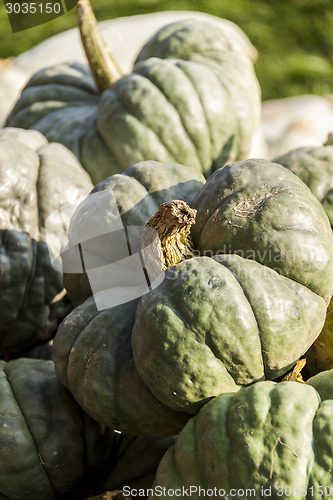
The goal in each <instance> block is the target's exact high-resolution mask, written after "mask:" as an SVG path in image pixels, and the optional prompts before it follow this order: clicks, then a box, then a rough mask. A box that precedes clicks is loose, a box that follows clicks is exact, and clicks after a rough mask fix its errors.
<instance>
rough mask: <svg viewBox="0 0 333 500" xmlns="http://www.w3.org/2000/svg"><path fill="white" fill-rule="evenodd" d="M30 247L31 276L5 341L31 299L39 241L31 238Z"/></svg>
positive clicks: (28, 277)
mask: <svg viewBox="0 0 333 500" xmlns="http://www.w3.org/2000/svg"><path fill="white" fill-rule="evenodd" d="M5 231H10V230H5ZM14 232H17V231H14ZM30 246H31V248H32V262H31V267H30V270H29V274H28V276H27V279H26V284H25V289H24V294H23V296H22V299H21V303H20V305H19V307H18V309H17V313H16V316H15V318H13V319H12V321H11V322H10V323H9V325H8V326H7V328H6V333H4V336H3V339H6V337H7V336H8V335H9V336H10V335H11V333H12V330H11V328H12V324H13V323H15V322H16V321H17V320H18V318H19V317H20V315H21V313H22V311H23V309H24V307H25V305H26V301H27V299H28V297H29V293H30V288H31V285H32V283H33V279H34V276H35V271H36V262H37V241H36V240H34V239H33V238H30Z"/></svg>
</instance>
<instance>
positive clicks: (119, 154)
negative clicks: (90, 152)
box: [97, 75, 176, 168]
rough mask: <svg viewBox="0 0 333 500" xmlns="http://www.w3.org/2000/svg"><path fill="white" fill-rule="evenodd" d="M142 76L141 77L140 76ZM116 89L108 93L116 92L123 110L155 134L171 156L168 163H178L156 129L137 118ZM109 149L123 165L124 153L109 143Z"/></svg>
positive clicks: (125, 165)
mask: <svg viewBox="0 0 333 500" xmlns="http://www.w3.org/2000/svg"><path fill="white" fill-rule="evenodd" d="M140 76H141V75H140ZM115 88H117V86H116V85H115V86H113V87H112V88H111V89H108V90H107V91H110V90H111V91H113V92H115V94H116V95H117V97H118V100H119V102H120V103H121V106H122V108H123V110H124V111H125V112H126V113H128V114H129V115H130V116H131V117H132V118H134V119H135V121H137V122H138V123H139V124H140V126H141V127H143V128H145V129H148V130H150V131H151V132H152V133H153V134H154V136H155V137H156V138H157V140H158V142H159V144H160V145H161V146H163V148H164V149H165V151H166V152H167V153H168V154H169V155H170V160H168V161H170V162H173V163H176V158H175V156H174V154H173V152H172V151H171V150H170V148H169V147H168V146H167V145H166V144H164V143H163V142H162V139H161V138H160V137H159V136H158V134H157V133H156V132H155V130H154V129H152V128H151V126H150V125H149V124H148V123H146V122H144V121H142V120H140V118H138V117H137V116H136V115H135V114H134V113H133V110H131V109H129V108H128V107H127V106H126V105H125V104H124V102H123V100H122V98H121V95H120V94H119V93H118V92H116V91H115ZM107 91H105V92H107ZM97 123H98V119H97ZM108 147H109V149H110V150H111V153H112V154H113V156H114V157H115V158H116V159H117V161H119V162H120V163H121V164H123V153H122V152H120V151H119V152H116V151H115V150H114V149H113V147H112V144H109V143H108ZM136 163H138V162H136ZM127 167H128V163H126V164H124V165H123V168H127Z"/></svg>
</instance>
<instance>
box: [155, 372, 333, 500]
mask: <svg viewBox="0 0 333 500" xmlns="http://www.w3.org/2000/svg"><path fill="white" fill-rule="evenodd" d="M332 398H333V393H331V395H330V399H327V400H325V401H321V398H320V396H319V394H318V392H317V391H316V390H315V389H314V388H313V387H311V386H309V385H307V384H300V383H298V382H281V383H275V382H271V381H263V382H257V383H255V384H252V385H251V386H249V387H245V388H242V389H240V390H239V391H238V392H237V393H234V394H223V395H220V396H218V397H216V398H215V399H213V400H212V401H210V402H209V403H208V404H207V405H205V406H204V407H203V408H202V409H201V410H200V412H199V413H198V415H196V416H195V417H193V418H191V420H190V421H189V422H188V423H187V424H186V425H185V427H184V429H183V430H182V431H181V433H180V435H179V436H178V439H177V441H176V443H175V445H174V446H172V447H171V448H170V449H169V450H168V451H167V452H166V454H165V455H164V457H163V459H162V460H161V462H160V465H159V468H158V470H157V474H156V477H155V482H154V485H153V488H159V489H160V490H161V489H162V488H166V494H165V498H169V499H172V498H178V497H177V496H176V495H177V491H176V493H175V490H177V489H178V488H180V489H182V488H186V489H189V488H190V486H192V488H193V487H197V491H196V492H195V490H194V488H193V489H192V495H191V498H193V499H199V498H210V497H209V492H208V493H206V494H205V493H204V491H206V492H207V490H208V491H209V490H211V489H213V490H214V488H216V489H217V491H218V490H221V493H220V496H221V497H222V498H226V496H223V493H222V490H223V491H224V492H225V493H224V495H228V496H229V497H230V493H231V495H232V496H234V498H244V496H245V494H246V493H245V491H247V492H248V493H247V494H246V496H247V497H249V496H252V497H253V498H257V499H263V498H267V496H269V497H270V498H272V499H275V500H276V499H278V498H287V497H289V496H290V498H298V499H304V500H305V499H306V498H323V499H328V498H330V495H331V493H332V485H333V472H332V461H333V428H332V426H333V399H332ZM199 487H201V488H202V490H201V494H199ZM319 487H320V488H321V489H319ZM325 487H326V490H325ZM171 490H173V492H172V491H171ZM232 490H233V491H232ZM249 490H252V492H251V493H250V491H249ZM155 491H156V494H154V492H153V493H152V494H150V496H149V500H153V499H155V498H158V494H157V493H158V491H159V490H158V489H156V490H155ZM320 491H322V492H323V493H320ZM325 491H326V493H325ZM237 492H238V494H237Z"/></svg>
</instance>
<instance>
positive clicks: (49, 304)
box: [0, 128, 92, 355]
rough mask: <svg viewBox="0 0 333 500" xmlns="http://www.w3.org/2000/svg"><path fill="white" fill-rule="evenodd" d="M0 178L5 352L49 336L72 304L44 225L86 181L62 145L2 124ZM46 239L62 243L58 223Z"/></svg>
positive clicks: (78, 195)
mask: <svg viewBox="0 0 333 500" xmlns="http://www.w3.org/2000/svg"><path fill="white" fill-rule="evenodd" d="M0 181H1V182H0V184H1V187H0V290H1V298H0V312H1V314H0V354H2V355H5V354H11V353H20V352H22V351H24V350H26V349H29V348H31V347H33V346H34V345H36V344H39V343H42V342H44V341H46V340H47V339H49V338H50V337H51V336H52V335H53V334H54V332H55V330H56V328H57V325H58V323H59V321H61V320H62V318H63V317H64V316H65V314H66V313H67V312H68V311H69V310H70V309H69V301H68V298H66V297H64V295H65V292H64V291H63V283H62V275H61V273H60V272H59V271H57V270H55V269H54V268H53V266H52V264H51V260H50V255H49V249H48V245H47V242H46V229H45V224H46V219H47V217H48V216H49V215H50V214H51V213H52V212H53V211H54V210H57V209H60V208H61V207H62V206H63V205H66V204H68V203H71V204H74V205H75V204H76V203H78V202H79V200H80V199H82V198H83V197H84V196H86V195H87V194H88V193H89V191H90V190H91V188H92V183H91V181H90V179H89V176H88V175H87V173H86V172H85V171H84V170H83V169H82V167H81V166H80V165H79V163H78V162H77V160H76V158H75V157H74V155H73V154H72V153H71V152H70V151H69V150H68V149H66V148H65V147H64V146H63V145H61V144H55V143H49V142H48V141H47V139H46V138H45V137H44V136H43V135H42V134H40V132H37V131H32V130H31V131H29V130H28V131H27V130H21V129H15V128H5V129H2V130H1V131H0ZM48 238H50V240H52V241H53V242H56V243H57V244H59V245H61V244H62V243H63V242H64V240H65V239H66V236H65V234H64V232H63V229H62V227H61V228H59V227H55V226H50V227H49V234H48ZM50 240H49V241H50ZM61 292H62V295H63V297H62V296H61ZM59 294H60V295H59Z"/></svg>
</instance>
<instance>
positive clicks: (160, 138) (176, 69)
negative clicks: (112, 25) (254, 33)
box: [7, 0, 260, 183]
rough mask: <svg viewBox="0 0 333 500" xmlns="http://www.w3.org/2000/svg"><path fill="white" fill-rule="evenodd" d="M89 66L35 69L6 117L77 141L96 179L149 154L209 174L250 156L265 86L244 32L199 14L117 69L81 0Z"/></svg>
mask: <svg viewBox="0 0 333 500" xmlns="http://www.w3.org/2000/svg"><path fill="white" fill-rule="evenodd" d="M78 12H79V22H80V27H81V34H82V39H83V41H84V45H85V49H86V52H87V55H88V59H89V64H90V68H91V70H92V73H93V76H94V77H95V80H96V82H97V87H98V88H96V85H95V83H94V81H93V79H92V76H91V74H90V72H89V70H88V69H87V67H86V66H84V65H82V64H80V63H73V64H67V63H66V64H61V65H57V66H53V67H50V68H46V69H43V70H41V71H39V72H38V73H36V74H35V75H33V76H32V78H31V79H30V80H29V82H28V83H27V85H26V87H25V88H24V90H23V92H22V95H21V97H20V99H19V100H18V102H17V104H16V105H15V106H14V108H13V110H12V112H11V113H10V115H9V117H8V119H7V125H10V126H15V127H22V128H32V129H37V130H40V131H41V132H42V133H43V134H45V136H46V137H47V138H48V139H49V140H52V141H57V142H61V143H62V144H64V145H66V146H67V147H68V148H69V149H71V150H72V151H73V152H74V153H75V155H76V156H77V157H78V158H79V160H80V163H81V164H82V165H83V166H84V168H85V169H86V170H87V171H88V172H89V174H90V176H91V178H92V179H93V182H94V183H97V182H100V181H102V180H103V179H104V178H105V177H107V176H110V175H112V174H114V173H119V172H122V171H123V170H124V169H125V168H127V167H128V166H130V165H131V164H133V163H136V162H139V161H143V160H148V159H149V160H157V161H160V162H177V163H181V164H184V165H191V166H192V167H194V168H197V169H198V170H199V171H200V172H202V173H203V174H204V175H205V176H207V175H209V173H210V172H211V171H212V170H215V169H216V168H219V167H221V166H222V165H224V164H225V163H227V162H228V161H236V160H239V159H244V158H245V157H246V156H247V154H248V152H249V151H250V147H251V139H252V135H253V134H254V132H255V131H256V129H257V126H258V123H259V115H260V89H259V85H258V82H257V79H256V76H255V73H254V70H253V63H252V60H251V56H250V51H249V50H248V46H247V45H246V44H244V35H243V33H242V32H241V34H240V33H239V30H238V31H237V30H236V29H235V30H232V29H230V25H229V24H228V25H227V24H226V26H225V27H224V26H223V25H221V26H220V25H217V24H216V23H210V22H209V21H207V22H206V21H201V20H197V19H189V20H182V21H179V22H176V23H172V24H170V25H167V26H165V27H164V28H162V29H161V30H160V31H158V32H157V33H156V34H155V35H154V36H153V37H152V38H151V39H150V41H148V43H147V44H146V45H145V46H144V47H143V48H142V50H141V52H140V53H139V55H138V57H137V59H136V62H135V64H134V68H133V72H132V73H130V74H127V75H124V76H120V72H119V70H118V68H117V67H116V65H115V64H114V63H113V62H111V59H109V54H108V51H107V50H106V46H105V45H104V44H103V43H102V41H101V40H100V35H99V33H98V31H97V23H96V19H95V18H94V16H93V13H92V10H91V7H90V4H89V2H88V0H81V1H80V2H79V4H78Z"/></svg>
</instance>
